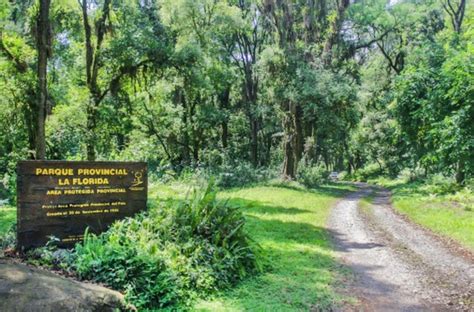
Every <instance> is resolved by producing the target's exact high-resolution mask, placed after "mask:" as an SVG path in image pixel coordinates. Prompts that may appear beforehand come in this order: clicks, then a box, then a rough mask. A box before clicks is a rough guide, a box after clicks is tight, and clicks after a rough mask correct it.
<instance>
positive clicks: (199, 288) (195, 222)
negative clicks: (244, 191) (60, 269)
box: [72, 183, 260, 310]
mask: <svg viewBox="0 0 474 312" xmlns="http://www.w3.org/2000/svg"><path fill="white" fill-rule="evenodd" d="M244 223H245V219H244V217H243V216H242V214H241V213H240V211H239V210H237V209H235V208H231V207H229V206H228V205H226V203H225V202H222V201H218V200H217V199H216V190H215V188H214V186H213V184H212V183H211V184H209V185H208V186H207V187H206V188H205V189H204V190H202V191H194V192H193V193H192V195H191V196H189V197H188V198H186V199H185V200H184V201H178V202H173V201H168V202H166V203H164V204H162V205H161V206H160V207H158V208H156V209H152V210H150V211H149V212H144V213H142V214H139V215H138V216H136V217H134V218H127V219H124V220H121V221H118V222H116V223H114V225H113V226H112V227H111V228H110V229H109V230H108V231H107V232H105V233H103V234H102V235H99V236H96V235H93V234H86V236H85V240H84V242H83V244H78V245H77V246H76V248H75V251H74V261H73V262H72V263H73V264H72V265H73V266H74V271H75V272H76V273H77V274H78V276H79V277H80V278H82V279H88V280H94V281H97V282H101V283H105V284H107V285H108V286H110V287H112V288H114V289H117V290H119V291H123V292H125V294H126V299H127V301H128V302H129V303H131V304H133V305H135V306H136V307H137V308H138V309H140V310H141V309H148V308H170V307H176V306H182V305H187V304H189V303H190V302H191V301H192V299H194V298H196V297H199V296H202V295H204V294H207V293H210V292H212V291H215V290H217V289H220V288H225V287H228V286H230V285H232V284H234V283H235V282H237V281H238V280H240V279H241V278H243V277H245V276H246V275H248V274H249V273H251V272H256V271H258V270H259V269H260V265H259V261H258V258H257V256H256V250H258V247H257V246H255V244H253V243H252V242H251V240H250V238H249V237H248V235H247V234H246V232H245V231H244Z"/></svg>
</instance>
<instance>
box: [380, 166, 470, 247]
mask: <svg viewBox="0 0 474 312" xmlns="http://www.w3.org/2000/svg"><path fill="white" fill-rule="evenodd" d="M377 182H378V183H379V184H381V185H383V186H386V187H388V188H390V190H391V191H392V194H393V197H392V201H393V205H394V207H395V209H396V210H397V211H399V212H401V213H403V214H405V215H407V216H408V217H409V218H410V219H411V220H413V221H414V222H416V223H418V224H421V225H422V226H424V227H426V228H428V229H430V230H432V231H433V232H435V233H438V234H441V235H443V236H444V237H447V238H450V239H453V240H454V241H456V242H458V243H460V244H461V245H463V246H465V247H467V248H469V249H474V244H473V242H474V237H473V234H474V209H473V207H474V195H473V192H472V186H469V185H468V186H466V187H464V188H461V189H460V188H459V185H457V184H456V182H455V181H454V179H452V178H451V179H450V178H446V177H443V176H439V175H438V176H436V177H433V178H431V179H430V180H427V181H415V182H406V181H403V180H399V179H398V180H378V181H377Z"/></svg>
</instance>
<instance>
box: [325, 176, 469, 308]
mask: <svg viewBox="0 0 474 312" xmlns="http://www.w3.org/2000/svg"><path fill="white" fill-rule="evenodd" d="M357 185H358V187H359V190H358V191H357V192H354V193H351V194H349V195H348V196H347V197H345V198H344V199H343V200H341V201H340V202H339V203H338V204H337V205H336V206H335V207H334V209H333V210H332V213H331V217H330V220H329V224H328V228H329V231H330V232H331V234H332V237H333V242H334V246H335V249H336V251H337V254H338V257H339V258H340V259H341V261H342V262H343V263H344V264H345V265H347V266H348V267H349V268H350V269H351V270H352V271H353V272H354V275H355V278H354V280H353V281H352V282H351V283H350V285H348V292H350V294H351V295H353V296H356V297H357V298H358V299H359V305H358V306H355V307H354V306H352V307H350V306H346V307H344V308H343V310H357V311H360V310H363V311H474V265H473V263H472V262H471V261H469V260H467V259H464V258H461V257H459V256H457V255H454V254H452V253H451V252H450V251H449V250H448V249H447V248H445V247H444V246H443V245H442V243H441V242H439V241H437V240H436V239H435V238H434V237H433V236H430V235H428V234H427V233H426V232H425V231H423V230H421V229H420V228H419V227H417V226H415V225H413V224H411V223H409V222H407V221H405V220H404V219H403V218H401V217H400V216H399V215H397V214H396V213H395V212H394V211H393V210H392V207H391V205H390V194H389V192H388V191H386V190H383V189H373V188H371V187H369V186H367V185H365V184H357ZM373 192H375V194H374V193H373ZM371 194H372V195H374V201H373V205H372V206H371V209H370V210H371V211H370V212H363V211H361V209H359V205H358V203H359V201H360V199H362V198H363V197H366V196H369V195H371Z"/></svg>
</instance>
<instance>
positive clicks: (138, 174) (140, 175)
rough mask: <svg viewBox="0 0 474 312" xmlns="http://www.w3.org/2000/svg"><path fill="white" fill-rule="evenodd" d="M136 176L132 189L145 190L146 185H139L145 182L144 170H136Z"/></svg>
mask: <svg viewBox="0 0 474 312" xmlns="http://www.w3.org/2000/svg"><path fill="white" fill-rule="evenodd" d="M134 176H135V178H134V179H133V181H132V186H131V187H130V190H132V191H143V189H144V187H139V186H140V185H142V184H143V182H144V181H143V170H141V171H137V172H135V175H134Z"/></svg>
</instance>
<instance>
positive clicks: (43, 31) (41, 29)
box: [34, 0, 51, 159]
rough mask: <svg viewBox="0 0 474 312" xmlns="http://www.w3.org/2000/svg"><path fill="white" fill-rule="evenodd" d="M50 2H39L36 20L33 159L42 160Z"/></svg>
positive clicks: (49, 33) (43, 151)
mask: <svg viewBox="0 0 474 312" xmlns="http://www.w3.org/2000/svg"><path fill="white" fill-rule="evenodd" d="M49 7H50V0H41V1H40V3H39V12H38V17H37V20H36V27H37V34H36V40H37V51H38V68H37V74H38V99H37V107H36V110H35V111H34V114H35V115H36V118H35V119H36V120H35V140H34V141H35V152H36V155H35V158H36V159H44V158H45V157H46V139H45V120H46V110H47V102H48V81H47V67H48V57H49V56H50V51H51V47H50V43H51V29H50V24H49Z"/></svg>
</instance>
